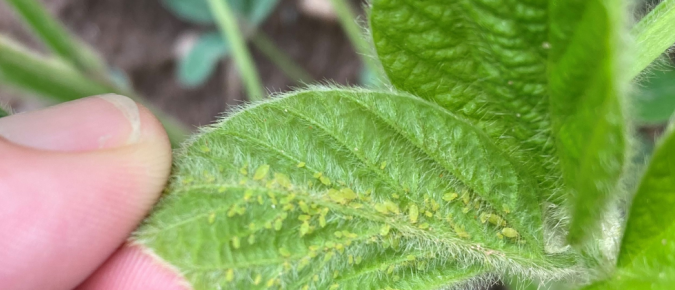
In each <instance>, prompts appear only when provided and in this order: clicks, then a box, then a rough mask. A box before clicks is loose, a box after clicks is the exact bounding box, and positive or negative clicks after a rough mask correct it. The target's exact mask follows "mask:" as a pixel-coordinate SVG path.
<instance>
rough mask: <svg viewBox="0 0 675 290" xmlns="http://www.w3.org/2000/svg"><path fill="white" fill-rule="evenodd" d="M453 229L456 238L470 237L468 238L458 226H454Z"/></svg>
mask: <svg viewBox="0 0 675 290" xmlns="http://www.w3.org/2000/svg"><path fill="white" fill-rule="evenodd" d="M453 228H454V230H455V233H456V234H457V236H459V237H460V238H462V239H468V238H469V237H470V236H469V233H467V232H466V231H465V230H464V227H460V226H458V225H455V226H454V227H453Z"/></svg>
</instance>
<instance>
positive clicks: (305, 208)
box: [298, 200, 309, 213]
mask: <svg viewBox="0 0 675 290" xmlns="http://www.w3.org/2000/svg"><path fill="white" fill-rule="evenodd" d="M298 206H299V207H300V210H301V211H302V212H304V213H309V206H307V203H306V202H304V201H302V200H301V201H300V202H298Z"/></svg>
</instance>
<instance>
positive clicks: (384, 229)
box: [380, 225, 391, 237]
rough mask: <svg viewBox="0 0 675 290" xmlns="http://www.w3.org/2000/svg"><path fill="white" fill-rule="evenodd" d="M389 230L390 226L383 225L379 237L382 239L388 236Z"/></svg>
mask: <svg viewBox="0 0 675 290" xmlns="http://www.w3.org/2000/svg"><path fill="white" fill-rule="evenodd" d="M390 229H391V226H389V225H384V226H382V227H381V228H380V235H381V236H383V237H386V236H387V235H388V234H389V230H390Z"/></svg>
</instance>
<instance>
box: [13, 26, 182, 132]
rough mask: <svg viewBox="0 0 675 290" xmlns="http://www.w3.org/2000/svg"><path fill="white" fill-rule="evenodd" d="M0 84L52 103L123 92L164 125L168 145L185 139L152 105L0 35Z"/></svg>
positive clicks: (177, 126)
mask: <svg viewBox="0 0 675 290" xmlns="http://www.w3.org/2000/svg"><path fill="white" fill-rule="evenodd" d="M0 83H3V84H6V85H8V86H12V87H16V88H18V89H21V90H24V91H27V92H30V93H34V94H37V95H40V96H43V97H45V98H48V99H50V100H53V101H56V102H67V101H72V100H76V99H79V98H84V97H87V96H94V95H101V94H109V93H115V94H120V95H126V96H128V97H130V98H132V99H134V100H135V101H137V102H139V103H141V104H143V105H144V106H146V107H147V108H148V109H150V110H151V111H152V112H153V113H154V114H155V115H156V116H157V118H158V119H159V120H160V121H161V122H162V124H164V127H165V128H166V131H167V133H168V134H169V139H170V140H171V142H172V144H174V145H178V144H179V143H180V142H181V141H182V140H184V139H185V137H186V133H187V130H186V129H185V127H184V126H183V125H182V124H181V123H180V122H178V121H177V120H175V119H173V118H171V117H169V116H167V115H166V114H164V113H163V112H161V111H160V110H158V109H156V108H154V107H153V106H151V105H150V104H148V103H147V102H145V101H143V100H142V99H141V98H139V97H137V96H136V95H135V94H134V93H133V92H127V91H122V90H119V89H117V88H114V87H112V86H110V85H108V84H105V83H102V82H100V81H97V80H95V79H92V78H88V77H87V76H86V75H85V74H83V73H81V72H79V71H78V70H77V69H75V68H74V67H72V66H71V65H69V64H68V63H65V62H63V61H62V60H61V59H55V58H46V57H43V56H40V55H38V54H36V53H33V52H31V51H30V49H28V48H26V47H22V46H20V45H19V44H17V43H15V42H12V41H11V40H9V39H8V38H5V37H2V35H0Z"/></svg>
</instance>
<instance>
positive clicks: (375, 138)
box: [135, 88, 575, 289]
mask: <svg viewBox="0 0 675 290" xmlns="http://www.w3.org/2000/svg"><path fill="white" fill-rule="evenodd" d="M538 190H539V187H538V185H537V183H536V181H535V180H534V179H533V177H532V176H530V175H529V174H528V173H527V171H525V170H523V168H522V166H521V165H520V164H518V163H517V162H516V161H514V160H513V159H512V158H511V155H510V154H509V152H507V151H505V150H504V148H502V147H500V146H498V145H497V144H496V143H494V142H493V140H491V138H490V137H489V136H487V135H486V134H484V133H483V132H482V131H481V130H479V129H477V128H475V127H474V126H473V125H471V124H470V123H469V122H467V121H466V120H465V119H464V118H463V117H460V116H457V115H455V114H452V113H449V112H448V111H447V110H445V109H444V108H442V107H439V106H438V105H436V104H434V103H431V102H427V101H425V100H422V99H419V98H417V97H414V96H411V95H407V94H397V93H391V92H388V93H385V92H371V91H362V90H348V89H329V88H312V90H311V91H302V92H295V93H292V94H289V95H287V96H284V97H280V98H275V99H273V100H271V101H268V102H264V103H260V104H258V105H256V106H254V107H251V108H248V109H246V110H243V111H240V112H238V113H236V114H234V115H231V116H230V117H228V118H226V119H225V120H223V121H222V122H220V123H218V124H216V125H214V126H211V127H210V128H207V129H205V130H204V131H203V133H202V134H200V135H198V136H196V137H195V138H193V139H192V142H190V143H189V144H186V146H185V147H184V148H183V149H182V150H181V153H180V154H178V156H176V161H175V168H174V175H173V178H172V181H171V184H170V186H169V188H168V189H167V191H166V194H165V195H164V197H163V199H162V200H161V202H160V203H159V205H158V207H157V208H156V210H155V211H154V213H153V214H152V215H151V216H150V217H149V218H148V219H147V220H146V222H145V224H144V225H143V226H142V227H141V228H140V229H139V230H138V231H137V232H136V234H135V239H136V240H137V241H138V242H140V243H142V244H144V245H146V246H148V247H149V248H151V249H152V250H153V251H154V252H155V253H156V254H158V255H159V256H160V257H162V258H163V259H164V260H166V261H167V262H169V263H171V264H173V265H174V266H176V267H177V268H178V269H180V271H181V272H182V273H183V274H184V275H185V277H186V278H187V279H188V280H189V281H190V282H191V283H192V284H193V285H194V287H195V289H214V288H218V287H223V288H236V289H258V288H264V287H265V285H266V283H267V282H270V284H271V285H280V286H281V287H285V288H287V289H301V288H302V287H303V286H304V285H308V286H309V287H310V288H311V289H331V287H333V286H334V285H337V287H339V288H340V289H355V288H357V287H358V288H363V289H381V288H386V287H391V288H397V289H436V288H439V287H442V286H448V285H462V284H475V283H479V282H480V281H481V279H486V278H489V277H490V276H489V275H487V274H488V273H498V274H499V273H505V272H509V273H515V274H517V275H522V276H525V277H532V278H537V279H544V280H547V279H552V278H562V277H563V276H566V275H570V274H572V273H573V272H575V270H574V268H573V265H574V263H575V262H574V261H575V259H574V258H573V257H572V256H570V255H568V254H558V255H547V254H545V251H544V240H543V234H542V232H541V228H542V221H541V219H542V218H541V212H540V207H539V203H538V197H537V195H536V193H537V192H538ZM453 193H457V195H455V194H453ZM486 215H490V216H489V217H487V216H486ZM483 217H486V218H485V219H484V218H483ZM496 217H499V218H496ZM504 232H506V233H508V235H509V236H512V238H509V237H505V236H504V235H502V233H504ZM256 282H257V284H256Z"/></svg>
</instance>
